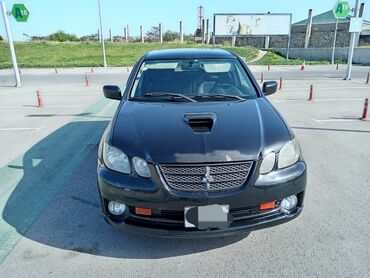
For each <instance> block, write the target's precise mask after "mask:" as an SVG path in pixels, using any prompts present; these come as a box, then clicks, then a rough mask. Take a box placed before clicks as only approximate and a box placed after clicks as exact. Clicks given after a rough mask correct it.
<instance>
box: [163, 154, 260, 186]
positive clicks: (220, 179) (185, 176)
mask: <svg viewBox="0 0 370 278" xmlns="http://www.w3.org/2000/svg"><path fill="white" fill-rule="evenodd" d="M252 165H253V162H252V161H244V162H237V163H235V162H226V163H217V164H213V163H209V164H160V165H159V169H160V172H161V174H162V176H163V178H164V181H165V182H166V184H167V185H168V187H169V188H171V189H174V190H178V191H185V192H216V191H226V190H233V189H237V188H240V187H241V186H242V185H243V184H244V183H245V181H246V180H247V178H248V176H249V173H250V171H251V168H252ZM207 167H208V171H209V174H210V175H211V177H212V179H211V181H208V182H206V181H205V175H206V171H207V170H206V169H207Z"/></svg>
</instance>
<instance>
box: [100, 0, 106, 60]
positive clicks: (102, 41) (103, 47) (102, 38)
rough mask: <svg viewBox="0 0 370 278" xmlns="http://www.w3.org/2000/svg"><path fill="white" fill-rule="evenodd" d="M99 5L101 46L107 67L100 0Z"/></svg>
mask: <svg viewBox="0 0 370 278" xmlns="http://www.w3.org/2000/svg"><path fill="white" fill-rule="evenodd" d="M98 5H99V18H100V35H101V46H102V50H103V67H107V57H106V55H105V44H104V34H103V16H102V10H101V5H100V0H98Z"/></svg>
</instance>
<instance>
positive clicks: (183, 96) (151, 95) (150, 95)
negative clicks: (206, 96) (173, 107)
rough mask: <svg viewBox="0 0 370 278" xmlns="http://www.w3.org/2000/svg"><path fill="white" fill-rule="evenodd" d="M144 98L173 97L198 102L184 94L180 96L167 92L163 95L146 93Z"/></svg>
mask: <svg viewBox="0 0 370 278" xmlns="http://www.w3.org/2000/svg"><path fill="white" fill-rule="evenodd" d="M144 96H146V97H161V96H172V97H179V98H183V99H186V100H188V101H191V102H197V101H196V100H194V99H192V98H190V97H187V96H185V95H183V94H178V93H166V92H163V93H146V94H145V95H144Z"/></svg>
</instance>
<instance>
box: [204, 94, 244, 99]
mask: <svg viewBox="0 0 370 278" xmlns="http://www.w3.org/2000/svg"><path fill="white" fill-rule="evenodd" d="M199 97H202V98H219V99H225V98H234V99H238V100H245V98H242V97H240V96H234V95H221V94H216V95H204V96H199Z"/></svg>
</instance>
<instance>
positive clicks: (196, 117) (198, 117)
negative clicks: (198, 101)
mask: <svg viewBox="0 0 370 278" xmlns="http://www.w3.org/2000/svg"><path fill="white" fill-rule="evenodd" d="M184 120H185V122H186V123H187V125H188V126H189V127H190V128H191V129H192V131H193V132H194V133H207V132H211V131H212V127H213V124H214V122H215V121H216V115H215V114H213V113H189V114H185V115H184Z"/></svg>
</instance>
